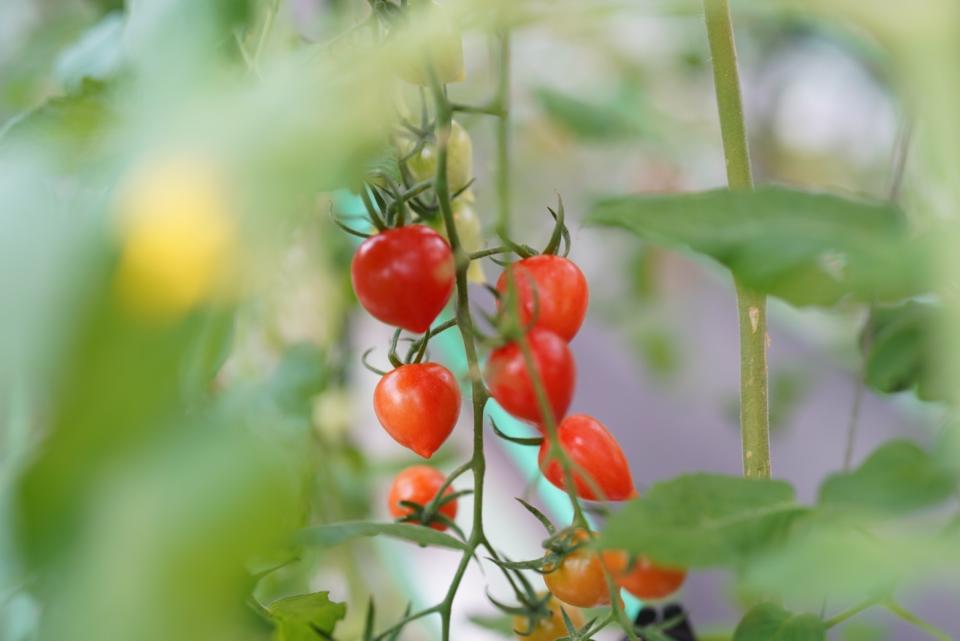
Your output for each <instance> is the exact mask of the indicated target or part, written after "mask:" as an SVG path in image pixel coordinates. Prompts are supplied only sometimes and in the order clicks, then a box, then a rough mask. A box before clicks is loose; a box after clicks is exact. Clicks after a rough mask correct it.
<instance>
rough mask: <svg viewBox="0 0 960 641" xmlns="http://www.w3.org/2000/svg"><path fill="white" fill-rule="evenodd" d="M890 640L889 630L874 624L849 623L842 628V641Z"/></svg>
mask: <svg viewBox="0 0 960 641" xmlns="http://www.w3.org/2000/svg"><path fill="white" fill-rule="evenodd" d="M889 638H890V630H889V629H888V628H885V627H883V626H880V625H877V624H875V623H863V622H860V621H850V622H848V623H845V624H844V626H843V632H842V634H841V639H842V641H883V640H884V639H889Z"/></svg>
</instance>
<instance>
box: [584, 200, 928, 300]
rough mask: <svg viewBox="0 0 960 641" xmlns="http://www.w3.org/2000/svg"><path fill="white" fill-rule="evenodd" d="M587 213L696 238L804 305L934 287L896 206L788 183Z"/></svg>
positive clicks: (664, 239) (660, 239)
mask: <svg viewBox="0 0 960 641" xmlns="http://www.w3.org/2000/svg"><path fill="white" fill-rule="evenodd" d="M586 222H587V223H588V224H593V225H602V226H609V227H619V228H622V229H626V230H628V231H631V232H633V233H634V234H636V235H637V236H639V237H640V238H642V239H643V240H646V241H649V242H652V243H655V244H661V245H666V246H670V247H686V248H689V249H691V250H693V251H694V252H697V253H700V254H705V255H707V256H710V257H712V258H714V259H715V260H717V261H719V262H720V263H721V264H723V265H725V266H727V267H728V268H730V269H731V270H732V271H733V273H734V274H735V275H736V276H737V278H738V279H739V280H740V281H741V282H742V283H743V284H744V285H746V286H748V287H751V288H753V289H755V290H758V291H761V292H764V293H767V294H770V295H773V296H777V297H780V298H783V299H784V300H786V301H788V302H790V303H793V304H795V305H832V304H834V303H836V302H837V301H838V300H840V299H841V298H843V297H845V296H851V297H853V298H855V299H858V300H863V301H871V302H881V301H892V300H897V299H900V298H903V297H905V296H909V295H912V294H915V293H917V292H921V291H924V290H925V289H926V288H927V284H928V282H929V279H928V278H927V270H926V266H927V261H926V260H925V255H924V252H923V249H922V247H921V243H920V242H918V241H916V240H913V241H911V240H910V239H908V236H907V230H906V227H905V225H904V223H903V222H902V216H901V214H900V213H899V211H898V210H897V209H896V208H895V207H894V206H892V205H889V204H886V203H875V202H867V201H860V200H852V199H848V198H843V197H840V196H835V195H829V194H819V193H811V192H805V191H799V190H795V189H788V188H785V187H762V188H759V189H757V190H756V191H753V192H748V191H729V190H725V189H723V190H715V191H707V192H700V193H690V194H676V195H637V196H624V197H620V198H610V199H607V200H602V201H600V202H598V203H597V204H595V205H594V207H593V209H592V211H591V212H590V214H589V215H588V216H587V219H586Z"/></svg>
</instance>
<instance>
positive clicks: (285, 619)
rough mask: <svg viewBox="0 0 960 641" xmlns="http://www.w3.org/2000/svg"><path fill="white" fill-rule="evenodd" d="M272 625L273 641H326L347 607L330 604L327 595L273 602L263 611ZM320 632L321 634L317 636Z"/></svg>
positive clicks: (303, 596) (325, 593)
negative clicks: (318, 640)
mask: <svg viewBox="0 0 960 641" xmlns="http://www.w3.org/2000/svg"><path fill="white" fill-rule="evenodd" d="M267 610H269V612H270V616H272V617H273V620H274V622H275V623H276V626H277V630H276V639H277V641H316V640H317V639H325V638H329V636H326V637H325V636H323V635H324V634H325V635H330V634H331V633H332V632H333V629H334V628H335V627H336V625H337V622H338V621H340V620H341V619H343V618H344V617H345V616H346V615H347V606H346V605H344V604H343V603H336V602H334V601H331V600H330V593H329V592H314V593H313V594H300V595H297V596H292V597H287V598H286V599H280V600H279V601H274V602H273V603H271V604H270V607H268V608H267ZM320 632H322V633H323V634H320Z"/></svg>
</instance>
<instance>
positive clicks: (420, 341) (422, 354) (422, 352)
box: [360, 318, 457, 376]
mask: <svg viewBox="0 0 960 641" xmlns="http://www.w3.org/2000/svg"><path fill="white" fill-rule="evenodd" d="M456 326H457V320H456V319H455V318H451V319H450V320H447V321H444V322H442V323H440V324H439V325H436V326H435V327H431V328H429V329H428V330H427V331H426V332H425V333H424V334H423V335H422V336H420V338H417V339H413V338H406V339H403V340H404V341H405V342H408V343H410V346H409V348H408V349H407V353H406V355H405V356H404V357H403V358H401V357H400V355H399V353H398V352H397V348H398V347H399V344H400V341H401V335H402V333H403V330H402V329H401V328H399V327H398V328H397V329H396V330H394V332H393V338H392V339H391V340H390V349H389V351H388V352H387V359H388V360H389V361H390V364H391V365H392V366H393V367H394V369H395V368H397V367H403V366H404V365H415V364H417V363H422V362H424V359H425V358H427V356H428V354H427V347H428V345H429V343H430V339H431V338H433V337H434V336H436V335H437V334H440V333H441V332H443V331H446V330H448V329H450V328H451V327H456ZM376 349H377V348H376V347H371V348H369V349H367V350H366V351H365V352H364V353H363V355H362V356H361V357H360V363H361V364H362V365H363V366H364V367H365V368H366V369H367V370H369V371H371V372H373V373H374V374H376V375H378V376H386V375H387V374H388V373H389V372H388V371H387V370H383V369H380V368H379V367H376V366H375V365H373V364H371V363H370V360H369V359H370V354H372V353H373V352H374V351H375V350H376Z"/></svg>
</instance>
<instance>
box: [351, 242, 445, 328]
mask: <svg viewBox="0 0 960 641" xmlns="http://www.w3.org/2000/svg"><path fill="white" fill-rule="evenodd" d="M454 276H455V274H454V265H453V252H452V251H451V250H450V245H449V244H448V243H447V241H446V240H445V239H444V238H443V236H441V235H440V234H438V233H437V232H435V231H434V230H432V229H430V228H429V227H426V226H425V225H406V226H405V227H399V228H397V229H388V230H387V231H383V232H380V233H379V234H377V235H376V236H372V237H370V238H368V239H367V240H365V241H363V243H362V244H361V245H360V247H359V248H358V249H357V252H356V253H355V254H354V255H353V262H352V263H351V265H350V277H351V280H352V281H353V291H355V292H356V294H357V298H358V299H360V304H361V305H363V308H364V309H365V310H367V311H368V312H369V313H370V315H371V316H373V317H374V318H376V319H377V320H380V321H383V322H384V323H387V324H388V325H393V326H395V327H402V328H403V329H405V330H408V331H411V332H416V333H418V334H419V333H423V332H425V331H427V329H428V328H429V327H430V324H431V323H432V322H433V321H434V320H435V319H436V318H437V315H438V314H440V312H441V311H442V310H443V307H444V306H445V305H446V304H447V301H448V300H450V294H451V293H452V292H453V286H454Z"/></svg>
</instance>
